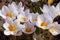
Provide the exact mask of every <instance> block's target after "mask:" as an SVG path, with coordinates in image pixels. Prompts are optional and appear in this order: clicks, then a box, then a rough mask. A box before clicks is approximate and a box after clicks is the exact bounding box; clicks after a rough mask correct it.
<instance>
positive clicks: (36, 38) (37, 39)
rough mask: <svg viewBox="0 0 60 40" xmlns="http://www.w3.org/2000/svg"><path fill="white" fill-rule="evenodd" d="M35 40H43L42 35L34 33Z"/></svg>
mask: <svg viewBox="0 0 60 40" xmlns="http://www.w3.org/2000/svg"><path fill="white" fill-rule="evenodd" d="M33 39H34V40H42V37H41V34H39V35H37V34H36V33H34V35H33Z"/></svg>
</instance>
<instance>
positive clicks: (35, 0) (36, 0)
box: [31, 0, 39, 2]
mask: <svg viewBox="0 0 60 40" xmlns="http://www.w3.org/2000/svg"><path fill="white" fill-rule="evenodd" d="M31 1H32V2H38V1H39V0H31Z"/></svg>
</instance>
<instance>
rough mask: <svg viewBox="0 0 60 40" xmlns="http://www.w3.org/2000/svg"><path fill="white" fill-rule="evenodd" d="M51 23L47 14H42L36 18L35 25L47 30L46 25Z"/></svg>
mask: <svg viewBox="0 0 60 40" xmlns="http://www.w3.org/2000/svg"><path fill="white" fill-rule="evenodd" d="M52 22H53V20H52V18H51V17H50V16H49V15H48V14H42V15H39V16H38V18H37V23H36V25H37V27H39V28H42V29H49V28H50V27H48V25H49V24H51V23H52Z"/></svg>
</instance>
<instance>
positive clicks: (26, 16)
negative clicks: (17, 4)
mask: <svg viewBox="0 0 60 40" xmlns="http://www.w3.org/2000/svg"><path fill="white" fill-rule="evenodd" d="M29 13H30V12H29V9H26V10H25V11H23V12H20V14H19V15H18V16H17V18H18V19H19V20H20V22H23V23H24V22H27V21H29Z"/></svg>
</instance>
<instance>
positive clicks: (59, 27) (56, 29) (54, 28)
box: [49, 22, 60, 35]
mask: <svg viewBox="0 0 60 40" xmlns="http://www.w3.org/2000/svg"><path fill="white" fill-rule="evenodd" d="M49 26H50V27H51V28H50V29H49V31H50V32H51V33H52V35H58V34H59V33H60V24H58V23H57V22H54V23H52V24H50V25H49Z"/></svg>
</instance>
